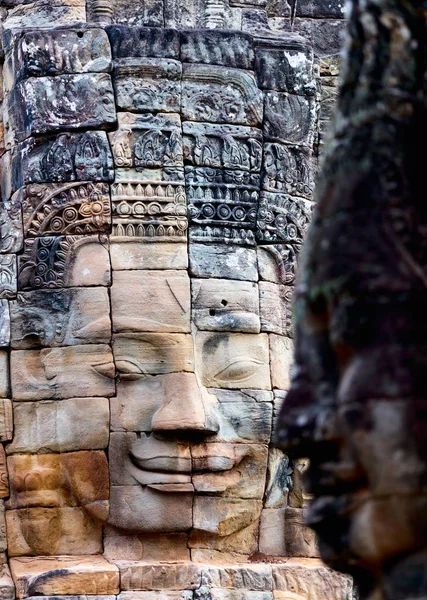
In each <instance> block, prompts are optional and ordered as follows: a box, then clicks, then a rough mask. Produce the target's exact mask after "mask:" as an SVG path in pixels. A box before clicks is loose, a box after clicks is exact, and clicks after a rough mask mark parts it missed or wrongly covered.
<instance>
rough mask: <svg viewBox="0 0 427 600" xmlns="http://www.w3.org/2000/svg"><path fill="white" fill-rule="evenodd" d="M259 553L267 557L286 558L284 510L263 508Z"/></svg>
mask: <svg viewBox="0 0 427 600" xmlns="http://www.w3.org/2000/svg"><path fill="white" fill-rule="evenodd" d="M259 551H260V552H262V553H263V554H267V555H269V556H286V542H285V509H284V508H264V509H263V510H262V512H261V521H260V528H259Z"/></svg>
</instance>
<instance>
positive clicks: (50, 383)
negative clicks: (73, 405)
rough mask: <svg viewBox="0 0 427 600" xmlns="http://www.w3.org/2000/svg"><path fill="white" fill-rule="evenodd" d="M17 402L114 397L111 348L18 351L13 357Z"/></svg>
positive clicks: (14, 396)
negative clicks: (96, 396) (95, 396)
mask: <svg viewBox="0 0 427 600" xmlns="http://www.w3.org/2000/svg"><path fill="white" fill-rule="evenodd" d="M11 372H12V382H13V384H12V395H13V398H14V400H42V399H45V398H46V399H51V398H70V397H71V398H72V397H84V396H94V395H99V396H112V395H113V394H114V390H115V385H114V377H115V368H114V363H113V356H112V353H111V350H110V347H109V346H106V345H92V344H88V345H87V346H69V347H66V348H46V349H43V350H14V351H12V357H11Z"/></svg>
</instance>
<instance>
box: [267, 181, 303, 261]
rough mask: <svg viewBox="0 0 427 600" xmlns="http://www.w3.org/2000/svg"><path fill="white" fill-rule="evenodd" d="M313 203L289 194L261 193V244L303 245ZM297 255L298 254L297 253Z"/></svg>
mask: <svg viewBox="0 0 427 600" xmlns="http://www.w3.org/2000/svg"><path fill="white" fill-rule="evenodd" d="M312 210H313V203H312V202H310V201H309V200H305V199H304V198H294V197H292V196H288V195H287V194H275V193H272V192H261V199H260V202H259V206H258V219H257V232H256V237H257V240H258V241H259V242H261V243H262V242H267V243H269V242H280V243H288V244H292V245H294V246H296V245H301V244H302V241H303V239H304V236H305V234H306V232H307V229H308V225H309V223H310V219H311V214H312ZM296 253H297V252H296Z"/></svg>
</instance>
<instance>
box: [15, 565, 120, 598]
mask: <svg viewBox="0 0 427 600" xmlns="http://www.w3.org/2000/svg"><path fill="white" fill-rule="evenodd" d="M10 568H11V571H12V575H13V578H14V581H15V584H16V595H17V598H18V599H21V598H26V597H27V596H40V595H42V596H43V595H48V596H49V595H54V596H57V595H74V594H89V595H91V596H93V595H106V594H118V592H119V570H118V568H117V567H116V566H115V565H113V564H111V563H109V562H108V561H107V560H105V558H103V557H102V556H75V557H71V556H52V557H41V558H37V559H34V558H13V559H11V561H10Z"/></svg>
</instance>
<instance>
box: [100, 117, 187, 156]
mask: <svg viewBox="0 0 427 600" xmlns="http://www.w3.org/2000/svg"><path fill="white" fill-rule="evenodd" d="M118 123H119V128H118V130H117V131H115V132H113V133H110V134H109V138H110V143H111V148H112V151H113V156H114V162H115V165H116V166H117V167H182V165H183V150H182V135H181V119H180V116H179V115H178V114H173V113H172V114H168V113H164V114H162V113H157V114H151V113H148V114H146V115H135V114H132V113H119V114H118Z"/></svg>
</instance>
